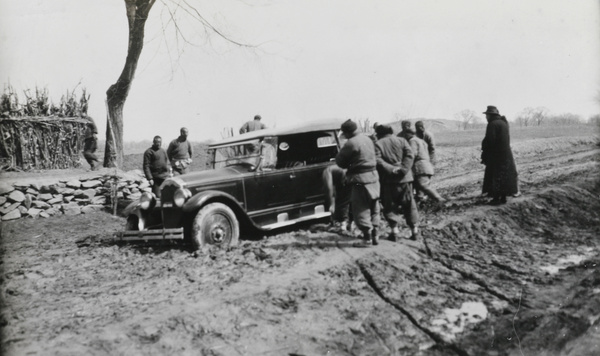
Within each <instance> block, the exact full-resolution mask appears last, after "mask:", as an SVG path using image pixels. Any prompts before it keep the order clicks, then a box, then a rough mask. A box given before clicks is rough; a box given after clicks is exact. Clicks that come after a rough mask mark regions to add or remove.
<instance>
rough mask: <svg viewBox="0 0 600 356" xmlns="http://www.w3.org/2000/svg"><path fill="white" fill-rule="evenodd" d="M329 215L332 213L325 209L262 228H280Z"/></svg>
mask: <svg viewBox="0 0 600 356" xmlns="http://www.w3.org/2000/svg"><path fill="white" fill-rule="evenodd" d="M329 216H331V213H330V212H328V211H325V212H322V213H316V214H313V215H307V216H303V217H301V218H298V219H293V220H286V221H281V222H276V223H274V224H269V225H265V226H262V227H261V228H262V229H263V230H273V229H278V228H280V227H285V226H290V225H294V224H297V223H300V222H303V221H308V220H316V219H322V218H326V217H329Z"/></svg>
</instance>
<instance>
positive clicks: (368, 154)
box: [335, 120, 380, 246]
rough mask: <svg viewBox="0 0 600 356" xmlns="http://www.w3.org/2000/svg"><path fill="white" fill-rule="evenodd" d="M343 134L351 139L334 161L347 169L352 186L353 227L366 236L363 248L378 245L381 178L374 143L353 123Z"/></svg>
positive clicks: (349, 121)
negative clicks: (354, 225) (377, 168)
mask: <svg viewBox="0 0 600 356" xmlns="http://www.w3.org/2000/svg"><path fill="white" fill-rule="evenodd" d="M341 130H342V134H343V135H344V136H345V137H346V138H347V139H348V141H346V143H345V144H344V147H342V149H341V150H340V152H339V153H338V154H337V156H336V157H335V163H336V164H337V165H338V166H339V167H341V168H344V169H346V182H347V183H348V184H349V185H350V186H351V193H350V194H351V201H352V202H351V206H352V216H353V219H354V223H355V224H356V226H357V227H358V228H359V229H360V231H362V233H363V243H362V244H361V245H365V246H366V245H369V244H371V243H372V244H373V245H377V244H378V243H379V236H378V232H377V229H378V228H379V191H380V185H379V175H378V174H377V170H376V166H377V161H376V158H375V145H374V144H373V141H371V139H370V138H369V137H367V136H365V135H364V134H362V133H359V132H358V131H357V130H358V126H357V125H356V123H355V122H354V121H352V120H347V121H346V122H344V123H343V124H342V127H341Z"/></svg>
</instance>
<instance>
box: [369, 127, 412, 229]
mask: <svg viewBox="0 0 600 356" xmlns="http://www.w3.org/2000/svg"><path fill="white" fill-rule="evenodd" d="M384 129H385V131H384V130H382V131H383V132H382V133H383V134H384V136H383V137H381V138H380V139H379V140H377V142H376V143H375V154H376V156H377V170H378V171H379V176H380V178H381V196H382V200H381V203H382V205H383V215H384V216H385V218H386V220H387V221H388V223H389V224H390V227H391V228H392V233H391V234H390V240H391V241H397V240H398V237H399V234H400V231H399V229H398V225H399V224H400V219H401V214H403V215H404V219H405V220H406V224H407V225H408V226H409V227H410V230H411V236H410V239H411V240H416V239H417V236H418V233H419V228H418V224H419V212H418V211H417V204H416V203H415V200H414V197H413V188H412V182H413V175H412V165H413V160H414V155H413V151H412V149H411V147H410V144H409V143H408V141H406V139H404V138H402V137H398V136H394V131H393V130H392V128H391V127H390V126H387V125H386V126H385V127H384ZM409 130H410V128H407V129H405V134H406V133H407V132H408V131H409Z"/></svg>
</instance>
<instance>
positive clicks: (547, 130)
mask: <svg viewBox="0 0 600 356" xmlns="http://www.w3.org/2000/svg"><path fill="white" fill-rule="evenodd" d="M434 135H435V136H434V137H435V142H436V145H437V147H438V149H437V152H438V154H437V156H438V161H449V160H453V159H454V158H453V157H457V156H462V157H463V159H464V158H465V157H469V159H468V160H472V161H473V162H476V163H477V164H478V162H479V158H480V147H481V140H483V137H484V136H485V129H475V130H448V131H438V132H436V133H435V134H434ZM510 135H511V143H512V146H513V151H514V153H515V156H516V157H518V156H522V155H531V154H535V153H536V152H539V151H540V150H546V149H552V146H553V145H577V144H590V143H593V142H594V141H595V140H597V137H598V129H597V128H596V127H595V126H593V125H584V124H582V125H571V126H530V127H519V126H517V125H514V124H513V125H512V126H511V128H510ZM557 137H562V138H563V139H561V140H557V139H556V138H557ZM125 147H126V152H125V162H124V165H123V169H124V170H125V171H129V170H133V169H142V161H143V152H144V150H145V149H144V150H142V149H140V147H139V145H130V146H129V147H130V148H131V150H128V149H127V147H128V146H127V145H125ZM148 147H150V143H149V142H148ZM148 147H146V148H148ZM206 147H207V144H206V143H194V152H195V153H194V156H195V157H194V162H193V163H192V167H191V169H192V170H202V169H204V167H205V164H206ZM163 148H165V147H163ZM440 168H441V167H440Z"/></svg>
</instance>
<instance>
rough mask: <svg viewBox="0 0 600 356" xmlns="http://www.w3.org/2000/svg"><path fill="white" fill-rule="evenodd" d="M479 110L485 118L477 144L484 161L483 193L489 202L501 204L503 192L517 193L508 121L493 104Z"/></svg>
mask: <svg viewBox="0 0 600 356" xmlns="http://www.w3.org/2000/svg"><path fill="white" fill-rule="evenodd" d="M483 113H484V114H485V117H486V119H487V121H488V124H487V128H486V131H485V138H484V139H483V142H482V143H481V151H482V152H481V163H483V164H485V175H484V177H483V193H487V194H488V195H490V196H491V197H492V200H491V201H490V204H493V205H498V204H504V203H506V196H507V195H513V194H516V193H517V192H518V186H517V167H516V166H515V160H514V159H513V154H512V150H511V148H510V133H509V128H508V121H506V118H505V117H504V116H501V115H500V112H499V111H498V109H497V108H496V107H495V106H488V107H487V110H486V111H485V112H483Z"/></svg>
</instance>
